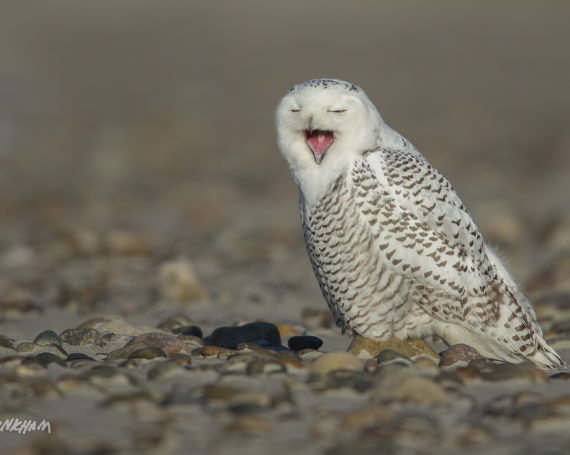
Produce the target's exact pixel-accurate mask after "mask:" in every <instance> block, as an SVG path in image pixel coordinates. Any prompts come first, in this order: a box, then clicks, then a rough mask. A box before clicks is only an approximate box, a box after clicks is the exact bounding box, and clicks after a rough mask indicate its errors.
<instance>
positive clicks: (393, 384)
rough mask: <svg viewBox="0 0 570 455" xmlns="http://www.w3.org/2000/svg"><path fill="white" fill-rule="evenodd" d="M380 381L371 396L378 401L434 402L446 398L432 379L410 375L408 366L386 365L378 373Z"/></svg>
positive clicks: (443, 391)
mask: <svg viewBox="0 0 570 455" xmlns="http://www.w3.org/2000/svg"><path fill="white" fill-rule="evenodd" d="M380 375H381V377H380V381H379V383H378V384H377V386H376V388H375V389H374V393H373V396H374V398H375V399H377V400H380V401H391V400H398V401H413V402H416V403H425V404H435V403H440V402H444V401H446V400H447V399H448V396H447V393H446V392H445V390H444V389H442V388H441V387H440V386H439V385H438V384H436V383H435V382H434V381H433V380H432V379H429V378H427V377H424V376H420V375H412V374H410V373H409V368H404V367H400V366H396V365H394V364H392V365H386V366H385V367H384V368H382V370H381V373H380Z"/></svg>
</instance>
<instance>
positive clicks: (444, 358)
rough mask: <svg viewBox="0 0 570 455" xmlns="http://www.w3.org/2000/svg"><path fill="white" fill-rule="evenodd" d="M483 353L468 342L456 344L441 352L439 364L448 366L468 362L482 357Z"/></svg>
mask: <svg viewBox="0 0 570 455" xmlns="http://www.w3.org/2000/svg"><path fill="white" fill-rule="evenodd" d="M480 358H481V354H479V352H478V351H477V350H476V349H474V348H472V347H471V346H469V345H467V344H462V343H459V344H454V345H452V346H449V348H447V349H446V350H445V351H443V352H442V353H441V354H440V360H439V366H440V367H447V366H451V365H455V364H456V363H463V364H467V363H469V362H471V361H472V360H476V359H480Z"/></svg>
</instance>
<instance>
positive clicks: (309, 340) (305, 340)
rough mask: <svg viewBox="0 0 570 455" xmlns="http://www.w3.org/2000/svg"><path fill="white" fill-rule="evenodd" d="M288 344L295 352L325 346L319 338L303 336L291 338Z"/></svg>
mask: <svg viewBox="0 0 570 455" xmlns="http://www.w3.org/2000/svg"><path fill="white" fill-rule="evenodd" d="M287 344H288V345H289V348H290V349H292V350H293V351H301V350H302V349H319V348H320V347H321V346H322V345H323V340H321V339H320V338H319V337H314V336H311V335H303V336H296V337H291V338H289V340H288V341H287Z"/></svg>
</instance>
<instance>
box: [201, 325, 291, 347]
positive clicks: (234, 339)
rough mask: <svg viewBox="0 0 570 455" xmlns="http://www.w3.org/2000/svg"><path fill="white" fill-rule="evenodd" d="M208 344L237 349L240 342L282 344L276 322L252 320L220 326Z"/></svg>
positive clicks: (209, 338)
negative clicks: (239, 324)
mask: <svg viewBox="0 0 570 455" xmlns="http://www.w3.org/2000/svg"><path fill="white" fill-rule="evenodd" d="M207 341H208V344H210V345H212V346H220V347H222V348H228V349H236V348H237V347H238V345H239V344H240V343H254V344H261V345H269V346H281V335H279V329H277V326H276V325H275V324H271V323H270V322H250V323H249V324H244V325H241V326H239V327H218V328H217V329H216V330H214V331H213V332H212V334H211V335H210V336H209V337H208V339H207Z"/></svg>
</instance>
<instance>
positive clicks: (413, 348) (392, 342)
mask: <svg viewBox="0 0 570 455" xmlns="http://www.w3.org/2000/svg"><path fill="white" fill-rule="evenodd" d="M386 349H392V350H393V351H396V352H398V353H400V354H402V355H405V356H406V357H409V358H414V357H418V356H420V355H428V356H430V357H434V358H436V359H438V360H439V355H438V354H437V352H435V351H434V350H433V349H432V348H431V346H430V345H429V344H427V343H426V342H425V341H424V340H423V338H408V339H407V340H399V339H397V338H394V337H392V338H389V339H388V340H386V341H375V340H371V339H369V338H364V337H362V336H360V335H355V336H354V338H353V340H352V343H350V346H349V347H348V349H347V351H348V352H350V353H352V354H354V355H359V354H360V353H361V352H362V351H366V352H367V353H368V354H370V355H371V356H372V357H376V356H377V355H378V354H380V353H381V352H382V351H385V350H386Z"/></svg>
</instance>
